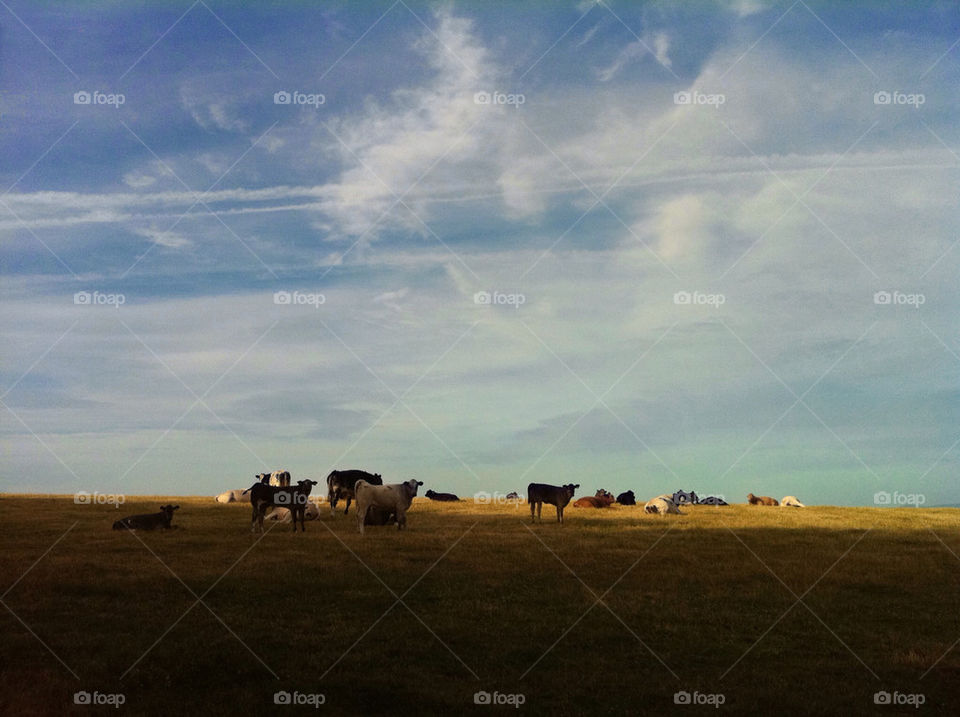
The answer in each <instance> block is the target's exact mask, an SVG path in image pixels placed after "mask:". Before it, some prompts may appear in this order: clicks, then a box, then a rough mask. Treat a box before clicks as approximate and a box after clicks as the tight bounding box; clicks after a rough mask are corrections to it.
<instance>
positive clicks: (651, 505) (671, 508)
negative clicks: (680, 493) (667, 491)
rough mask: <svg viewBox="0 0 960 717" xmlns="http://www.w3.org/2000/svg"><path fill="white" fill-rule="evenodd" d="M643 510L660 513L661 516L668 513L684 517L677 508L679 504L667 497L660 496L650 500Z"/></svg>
mask: <svg viewBox="0 0 960 717" xmlns="http://www.w3.org/2000/svg"><path fill="white" fill-rule="evenodd" d="M643 510H644V511H645V512H647V513H659V514H660V515H666V514H668V513H674V514H675V515H683V513H681V512H680V509H679V508H677V504H676V503H674V502H673V498H670V497H667V496H659V497H657V498H653V499H652V500H648V501H647V504H646V505H644V506H643Z"/></svg>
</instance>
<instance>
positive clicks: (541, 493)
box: [527, 483, 580, 523]
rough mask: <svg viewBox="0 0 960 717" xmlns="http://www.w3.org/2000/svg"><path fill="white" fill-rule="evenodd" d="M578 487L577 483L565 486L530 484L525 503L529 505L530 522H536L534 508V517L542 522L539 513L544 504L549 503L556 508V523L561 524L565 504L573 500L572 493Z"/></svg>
mask: <svg viewBox="0 0 960 717" xmlns="http://www.w3.org/2000/svg"><path fill="white" fill-rule="evenodd" d="M579 487H580V484H579V483H578V484H576V485H574V484H573V483H567V484H566V485H548V484H546V483H531V484H530V485H528V486H527V502H528V503H529V504H530V521H531V522H536V520H535V518H534V512H533V511H534V508H536V511H537V512H536V517H537V518H540V522H543V518H542V517H541V516H540V511H541V510H542V509H543V504H544V503H549V504H550V505H555V506H556V507H557V522H558V523H563V509H564V508H566V507H567V503H569V502H570V499H571V498H573V494H574V491H576V490H577V488H579Z"/></svg>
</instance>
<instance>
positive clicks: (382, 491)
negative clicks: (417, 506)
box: [354, 478, 423, 535]
mask: <svg viewBox="0 0 960 717" xmlns="http://www.w3.org/2000/svg"><path fill="white" fill-rule="evenodd" d="M422 485H423V481H419V480H414V479H413V478H411V479H410V480H408V481H405V482H403V483H391V484H390V485H374V484H372V483H368V482H367V481H365V480H358V481H357V482H356V483H355V485H354V492H355V493H356V496H357V526H358V527H359V529H360V534H361V535H363V528H364V526H365V525H366V517H367V512H368V511H369V510H370V508H377V509H380V510H383V511H389V512H391V513H395V514H396V516H397V530H403V528H404V527H405V526H406V524H407V509H409V508H410V504H411V503H412V502H413V499H414V497H415V496H416V495H417V489H418V488H419V487H420V486H422Z"/></svg>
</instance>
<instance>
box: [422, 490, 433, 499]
mask: <svg viewBox="0 0 960 717" xmlns="http://www.w3.org/2000/svg"><path fill="white" fill-rule="evenodd" d="M424 495H425V496H427V498H432V497H433V496H435V495H436V493H435V492H434V491H432V490H428V491H427V492H426V493H424Z"/></svg>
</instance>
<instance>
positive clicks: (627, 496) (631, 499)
mask: <svg viewBox="0 0 960 717" xmlns="http://www.w3.org/2000/svg"><path fill="white" fill-rule="evenodd" d="M617 502H618V503H619V504H620V505H636V504H637V496H635V495H634V494H633V491H632V490H628V491H627V492H626V493H621V494H620V495H618V496H617Z"/></svg>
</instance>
